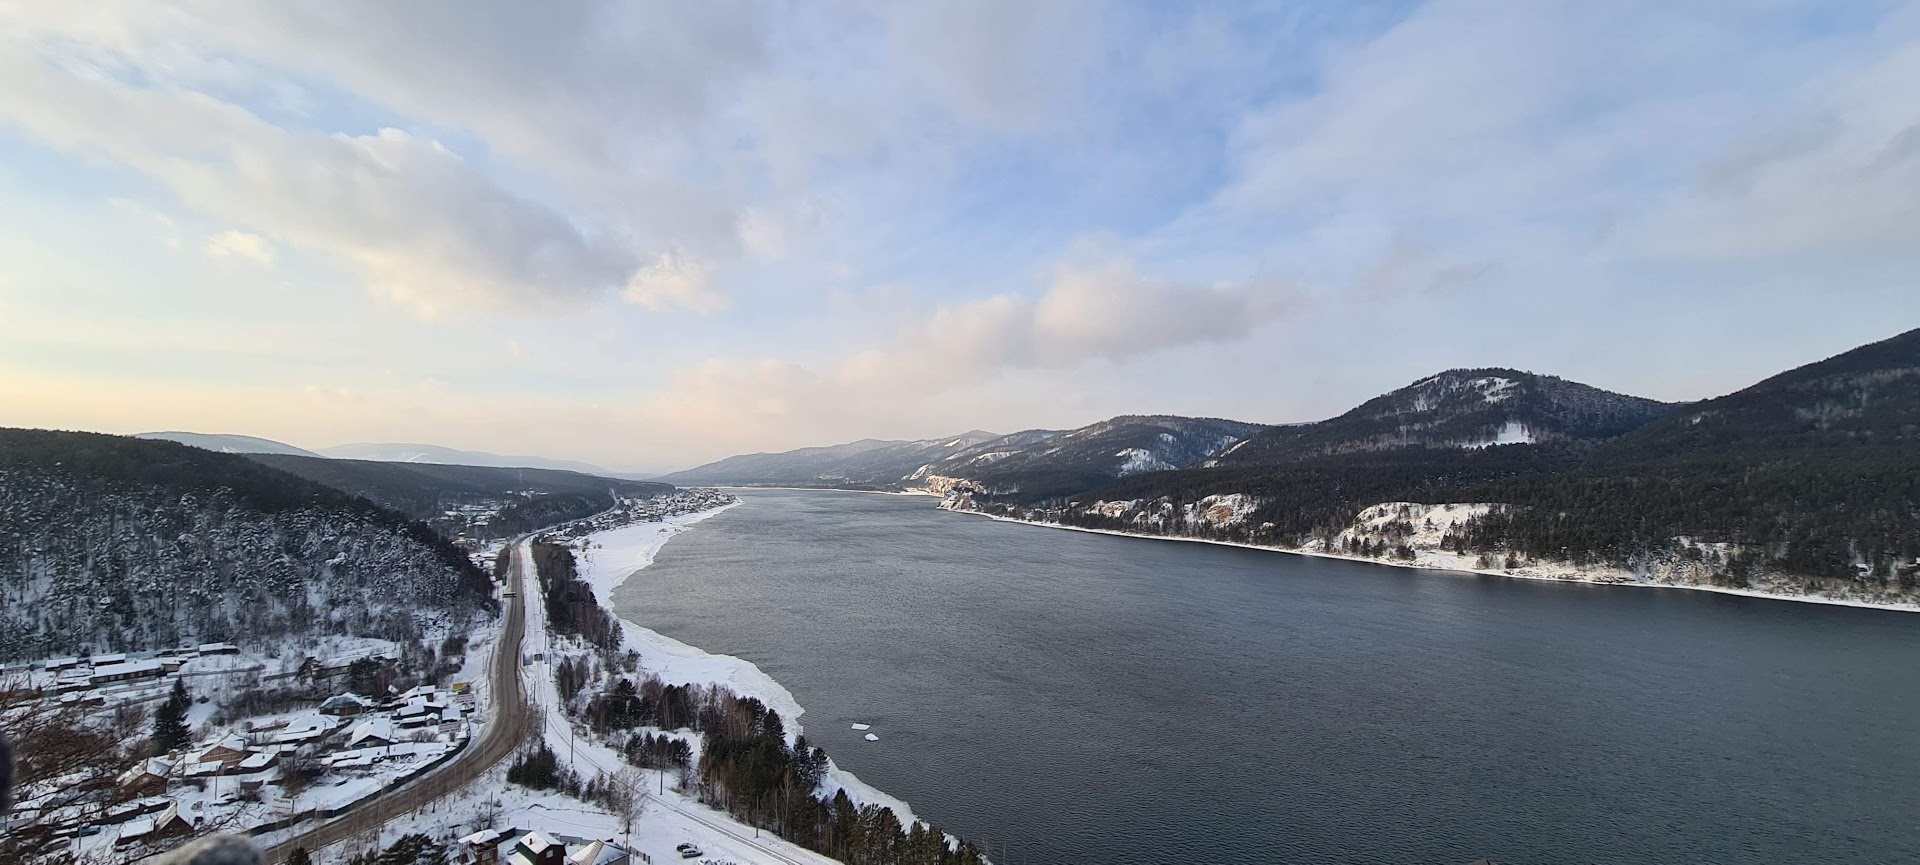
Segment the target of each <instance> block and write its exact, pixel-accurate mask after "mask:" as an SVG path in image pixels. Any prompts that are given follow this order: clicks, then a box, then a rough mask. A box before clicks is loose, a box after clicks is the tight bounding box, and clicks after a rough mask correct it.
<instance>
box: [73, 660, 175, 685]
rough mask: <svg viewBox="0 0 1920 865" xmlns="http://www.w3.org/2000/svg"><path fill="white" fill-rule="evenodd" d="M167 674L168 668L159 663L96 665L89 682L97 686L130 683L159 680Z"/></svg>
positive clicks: (127, 662)
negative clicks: (141, 680) (138, 680)
mask: <svg viewBox="0 0 1920 865" xmlns="http://www.w3.org/2000/svg"><path fill="white" fill-rule="evenodd" d="M166 674H167V670H166V667H165V666H164V665H162V664H161V663H160V662H159V661H153V660H147V661H119V662H116V663H112V664H96V665H94V668H93V675H92V676H90V677H89V681H91V682H92V683H93V684H95V685H105V684H107V683H109V682H130V681H133V680H134V679H158V678H160V677H161V676H164V675H166Z"/></svg>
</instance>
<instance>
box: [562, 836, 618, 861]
mask: <svg viewBox="0 0 1920 865" xmlns="http://www.w3.org/2000/svg"><path fill="white" fill-rule="evenodd" d="M567 862H568V863H569V865H630V863H631V862H633V856H632V854H630V853H628V852H627V851H626V850H625V849H623V848H622V847H621V846H620V845H618V844H615V843H613V842H612V841H595V842H593V843H591V844H588V845H587V846H585V847H582V848H580V849H579V850H575V851H574V852H573V855H571V856H568V857H567Z"/></svg>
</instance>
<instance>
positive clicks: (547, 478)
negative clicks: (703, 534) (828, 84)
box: [243, 453, 674, 525]
mask: <svg viewBox="0 0 1920 865" xmlns="http://www.w3.org/2000/svg"><path fill="white" fill-rule="evenodd" d="M243 456H245V457H246V458H247V459H250V460H253V461H255V462H258V463H261V464H264V465H268V466H272V467H273V468H276V469H280V470H281V471H285V472H289V473H292V474H295V475H299V476H300V477H303V478H306V479H308V480H311V481H314V482H316V483H320V484H324V485H326V486H329V487H332V488H334V489H337V490H341V491H343V492H347V493H350V494H352V495H356V496H361V497H364V498H367V499H370V500H372V501H374V502H378V503H379V504H382V505H385V506H387V507H390V508H393V509H394V510H397V511H401V512H404V513H406V514H408V515H409V516H412V517H414V518H415V519H432V518H433V517H435V516H436V515H438V514H439V513H441V512H442V511H444V510H445V509H446V508H449V507H452V506H455V505H459V504H466V503H476V502H491V503H502V504H509V505H510V504H515V503H523V502H528V501H529V500H533V499H536V498H538V497H543V496H544V497H553V498H552V499H551V500H553V501H561V500H564V501H590V502H591V503H593V504H595V505H597V506H593V507H591V508H590V509H589V510H587V511H586V513H592V512H593V511H597V510H604V509H605V508H607V507H610V506H611V505H612V503H613V498H612V497H613V495H616V494H617V495H620V496H625V497H627V498H651V497H653V496H657V495H664V494H667V493H671V492H673V490H674V487H673V485H671V484H663V483H656V482H653V481H630V480H622V479H619V478H605V477H600V476H598V475H588V474H581V473H580V472H574V471H566V470H563V469H539V468H495V467H492V466H459V465H444V464H440V463H397V462H375V461H373V460H349V459H327V458H324V457H302V456H293V455H290V454H263V453H250V454H244V455H243ZM573 516H584V514H574V515H573ZM573 516H562V517H561V518H560V519H571V518H573ZM554 521H559V520H550V521H549V522H554ZM545 524H546V523H541V524H540V525H545Z"/></svg>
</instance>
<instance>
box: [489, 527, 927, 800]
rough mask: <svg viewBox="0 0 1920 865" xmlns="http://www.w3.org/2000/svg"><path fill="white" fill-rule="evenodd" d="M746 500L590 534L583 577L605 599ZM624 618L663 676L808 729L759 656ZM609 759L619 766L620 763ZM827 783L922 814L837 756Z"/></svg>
mask: <svg viewBox="0 0 1920 865" xmlns="http://www.w3.org/2000/svg"><path fill="white" fill-rule="evenodd" d="M741 504H744V503H742V502H735V503H733V504H728V505H723V506H721V507H718V508H714V509H712V510H706V511H700V512H698V513H693V514H686V515H684V516H677V517H670V518H668V519H667V520H665V521H664V522H653V523H640V524H637V525H632V526H626V527H624V528H618V529H613V530H610V531H605V532H597V533H595V534H593V535H590V536H589V539H590V540H591V541H592V545H591V547H590V549H589V552H588V554H587V555H585V556H582V557H581V558H580V562H579V566H580V578H581V579H582V580H584V581H586V582H587V584H588V585H591V586H592V587H593V592H594V597H596V598H600V599H602V600H603V601H604V600H605V599H606V598H609V597H611V596H612V592H613V590H614V589H615V588H617V587H618V586H620V585H622V584H624V583H625V582H626V581H627V580H628V579H630V578H632V577H633V576H634V575H635V573H636V572H637V571H639V570H640V569H641V568H644V567H646V566H647V565H649V564H652V563H653V559H654V556H655V555H657V554H658V553H659V551H660V548H661V547H662V546H664V545H665V544H666V542H667V541H668V540H671V539H672V538H673V537H674V536H675V535H677V534H679V533H681V532H683V531H686V530H687V528H688V527H690V526H692V525H693V524H695V523H698V522H700V521H701V520H704V519H707V518H708V517H711V516H713V515H715V514H717V513H720V512H721V511H724V510H726V509H728V508H732V507H739V506H740V505H741ZM537 606H538V605H535V604H530V605H528V609H529V611H531V610H533V609H534V608H535V607H537ZM535 618H537V617H536V616H534V615H529V616H528V617H527V621H528V633H529V634H531V633H532V629H533V620H534V619H535ZM620 624H621V626H622V627H623V628H624V629H625V632H626V648H629V649H633V650H635V651H637V652H639V653H640V659H641V664H642V666H644V667H645V668H646V669H647V670H648V671H650V672H652V673H653V674H655V675H657V676H659V677H660V678H661V680H662V681H665V682H667V683H670V684H693V683H704V684H712V685H723V686H725V687H727V688H728V689H730V690H732V691H733V692H734V693H735V694H739V695H740V696H743V697H753V698H755V699H758V700H759V701H760V702H761V703H764V704H766V706H767V707H768V708H771V709H773V710H774V711H777V712H779V713H780V717H781V718H782V719H783V720H784V721H785V722H786V727H787V732H788V734H789V735H792V736H796V737H797V736H798V735H800V733H801V732H802V731H803V728H802V726H801V724H800V718H801V716H802V715H804V714H805V713H806V710H805V709H804V708H802V707H801V706H800V703H799V701H798V700H795V699H794V696H793V693H792V692H791V691H788V690H787V689H786V686H784V685H781V684H780V683H779V682H778V681H775V680H774V678H773V677H772V676H769V675H767V674H766V673H765V672H763V671H761V669H760V668H759V667H758V666H755V665H754V664H753V662H751V661H747V660H745V659H742V658H736V657H734V656H732V655H715V654H711V653H709V652H706V651H704V650H702V649H699V648H696V647H694V646H689V645H687V644H685V643H682V642H680V641H679V640H675V639H673V638H672V637H668V636H666V635H664V634H661V633H659V632H657V631H653V630H650V629H648V628H644V627H641V626H640V625H637V624H635V623H633V622H629V621H627V620H625V619H621V620H620ZM543 625H544V623H543ZM544 681H545V682H547V683H548V687H551V683H552V681H553V679H552V677H551V676H550V675H549V676H545V677H544ZM565 727H566V724H565V722H564V720H561V722H560V724H559V726H558V727H555V726H554V722H553V721H552V720H550V721H549V726H548V729H565ZM608 765H610V766H618V765H619V763H617V762H615V763H609V764H608ZM821 787H822V792H823V793H825V794H826V795H828V796H831V795H833V793H834V792H835V791H837V790H845V791H847V796H848V798H851V799H853V800H854V801H855V802H857V803H861V804H874V805H879V806H881V807H885V808H891V809H893V813H894V816H896V817H898V818H899V819H900V823H901V825H911V824H912V823H913V821H915V820H917V819H918V818H917V817H915V816H914V813H913V809H912V808H911V807H909V806H908V805H907V803H906V802H905V801H902V800H901V799H899V798H896V797H894V796H891V795H888V794H886V793H884V792H881V791H880V790H879V789H876V788H874V787H873V786H871V785H869V784H867V783H866V782H864V781H861V780H860V779H859V778H857V777H854V775H853V773H851V772H848V771H846V770H845V769H842V768H840V767H839V766H838V765H836V764H834V763H833V762H832V759H831V756H829V759H828V766H827V773H826V777H825V779H824V780H823V781H822V784H821ZM723 816H724V815H723Z"/></svg>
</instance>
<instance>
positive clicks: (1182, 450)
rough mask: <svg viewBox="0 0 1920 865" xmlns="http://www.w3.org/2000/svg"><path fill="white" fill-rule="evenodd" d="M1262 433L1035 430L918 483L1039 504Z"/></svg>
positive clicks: (1218, 427)
mask: <svg viewBox="0 0 1920 865" xmlns="http://www.w3.org/2000/svg"><path fill="white" fill-rule="evenodd" d="M1262 429H1264V427H1262V426H1260V425H1258V424H1250V423H1243V422H1240V421H1232V420H1221V419H1219V418H1191V417H1178V416H1174V415H1121V416H1120V417H1116V418H1112V419H1110V420H1105V421H1101V422H1099V423H1096V424H1090V425H1088V426H1084V427H1080V428H1079V429H1074V430H1068V431H1066V432H1062V433H1051V432H1045V431H1039V430H1036V431H1032V432H1028V433H1016V434H1015V435H1013V436H1007V437H1003V438H1001V439H996V440H994V441H990V442H985V443H982V444H981V445H979V446H977V447H975V448H972V449H970V450H968V451H965V452H962V453H959V454H955V455H953V456H951V457H948V458H947V459H945V460H942V461H940V462H936V463H932V464H929V465H927V466H925V467H924V468H922V469H920V470H919V471H917V472H916V473H915V474H914V475H913V476H912V479H913V480H918V481H922V482H924V483H927V484H928V485H929V487H930V488H933V489H936V490H940V489H943V488H946V487H950V486H952V485H954V484H956V483H959V482H961V481H965V482H967V484H968V485H971V486H977V487H980V488H983V489H990V490H994V491H996V492H1000V493H1003V494H1017V495H1019V496H1021V497H1023V498H1024V499H1027V500H1033V499H1040V498H1049V497H1053V496H1063V495H1072V494H1074V493H1077V492H1080V491H1083V490H1087V489H1091V488H1093V487H1097V486H1101V485H1103V484H1106V483H1110V482H1112V481H1113V480H1115V479H1118V478H1124V477H1130V476H1133V475H1139V474H1145V473H1149V472H1162V471H1168V470H1171V469H1180V468H1187V467H1190V466H1194V465H1197V464H1199V463H1201V462H1202V461H1203V460H1206V459H1207V458H1209V457H1211V456H1213V455H1215V454H1218V453H1220V452H1221V450H1222V449H1224V448H1227V447H1228V446H1230V445H1232V444H1233V443H1234V442H1236V441H1240V440H1241V439H1243V438H1244V437H1245V436H1248V435H1250V434H1255V433H1257V432H1259V431H1260V430H1262Z"/></svg>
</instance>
